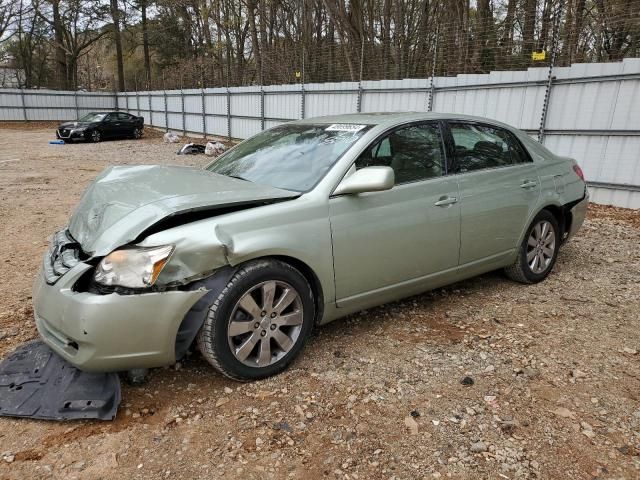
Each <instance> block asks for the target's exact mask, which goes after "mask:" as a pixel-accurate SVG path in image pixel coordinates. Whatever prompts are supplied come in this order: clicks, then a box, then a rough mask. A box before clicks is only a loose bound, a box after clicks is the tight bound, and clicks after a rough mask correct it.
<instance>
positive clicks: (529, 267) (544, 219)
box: [505, 210, 560, 283]
mask: <svg viewBox="0 0 640 480" xmlns="http://www.w3.org/2000/svg"><path fill="white" fill-rule="evenodd" d="M559 246H560V230H559V228H558V222H557V220H556V218H555V217H554V216H553V215H552V214H551V212H549V211H548V210H542V211H541V212H540V213H538V215H536V217H535V218H534V219H533V222H531V225H529V228H528V229H527V233H526V234H525V236H524V240H523V241H522V244H521V245H520V248H519V249H518V257H517V258H516V261H515V262H514V263H513V265H510V266H508V267H507V268H505V273H506V274H507V276H508V277H509V278H510V279H512V280H515V281H516V282H520V283H537V282H541V281H542V280H544V279H545V278H547V276H548V275H549V273H551V269H552V268H553V265H554V264H555V263H556V259H557V258H558V248H559Z"/></svg>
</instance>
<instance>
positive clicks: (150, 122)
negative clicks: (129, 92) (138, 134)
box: [147, 77, 153, 127]
mask: <svg viewBox="0 0 640 480" xmlns="http://www.w3.org/2000/svg"><path fill="white" fill-rule="evenodd" d="M147 95H148V96H149V125H151V126H152V127H153V102H152V98H151V82H149V78H148V77H147Z"/></svg>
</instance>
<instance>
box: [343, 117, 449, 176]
mask: <svg viewBox="0 0 640 480" xmlns="http://www.w3.org/2000/svg"><path fill="white" fill-rule="evenodd" d="M443 163H444V150H443V146H442V137H441V134H440V128H439V126H438V124H437V123H435V122H431V123H419V124H414V125H409V126H406V127H401V128H398V129H397V130H394V131H392V132H391V133H389V134H387V135H386V136H385V137H383V138H382V139H380V140H378V141H376V142H375V143H374V144H373V145H371V146H370V147H369V148H368V149H367V150H365V152H363V153H362V154H361V155H360V157H359V158H358V160H356V163H355V166H356V169H361V168H365V167H371V166H387V167H391V168H393V171H394V173H395V177H396V182H395V183H396V185H397V184H402V183H409V182H416V181H420V180H426V179H428V178H434V177H439V176H441V175H442V173H443V170H442V165H443Z"/></svg>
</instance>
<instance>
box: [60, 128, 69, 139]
mask: <svg viewBox="0 0 640 480" xmlns="http://www.w3.org/2000/svg"><path fill="white" fill-rule="evenodd" d="M70 134H71V130H69V129H66V128H61V129H59V130H58V136H59V137H60V138H69V135H70Z"/></svg>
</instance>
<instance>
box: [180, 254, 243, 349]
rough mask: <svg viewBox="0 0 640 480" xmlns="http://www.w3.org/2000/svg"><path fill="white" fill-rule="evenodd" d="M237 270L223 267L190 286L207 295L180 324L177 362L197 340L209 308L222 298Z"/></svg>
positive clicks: (201, 298) (191, 288)
mask: <svg viewBox="0 0 640 480" xmlns="http://www.w3.org/2000/svg"><path fill="white" fill-rule="evenodd" d="M236 270H237V268H236V267H231V266H226V267H222V268H221V269H219V270H218V271H217V272H215V273H214V274H213V275H211V276H210V277H208V278H205V279H203V280H199V281H196V282H193V283H192V284H191V285H189V287H190V290H200V289H205V290H206V291H207V293H205V294H204V295H203V296H202V297H200V299H199V300H198V301H197V302H196V303H195V304H194V305H193V306H192V307H191V309H190V310H189V311H188V312H187V313H186V315H185V316H184V318H183V319H182V323H180V327H179V328H178V333H177V335H176V350H175V352H176V360H180V359H181V358H182V357H184V356H185V354H186V353H187V350H188V349H189V347H190V346H191V344H192V343H193V341H194V340H195V338H196V335H197V334H198V331H199V330H200V327H202V324H203V323H204V321H205V319H206V318H207V315H208V314H209V308H210V307H211V305H213V304H214V302H215V301H216V299H217V298H218V297H219V296H220V294H221V293H222V291H223V290H224V288H225V287H226V286H227V284H228V283H229V280H231V277H232V276H233V274H234V273H236Z"/></svg>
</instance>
